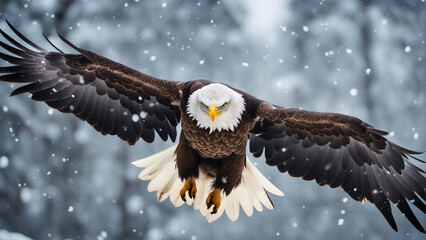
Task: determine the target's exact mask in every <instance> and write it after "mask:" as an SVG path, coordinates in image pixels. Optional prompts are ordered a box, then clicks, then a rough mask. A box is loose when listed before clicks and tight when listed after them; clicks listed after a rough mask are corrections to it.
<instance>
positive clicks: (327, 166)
mask: <svg viewBox="0 0 426 240" xmlns="http://www.w3.org/2000/svg"><path fill="white" fill-rule="evenodd" d="M8 25H9V27H10V28H11V29H12V31H13V32H14V33H15V34H16V35H17V36H18V37H19V38H20V40H22V41H23V42H25V43H26V44H28V45H29V46H30V47H32V49H30V48H29V47H28V46H24V45H23V44H21V43H19V42H18V41H16V40H15V39H14V38H12V37H10V36H9V35H8V34H6V33H5V32H3V31H1V34H2V35H3V37H4V38H5V39H7V40H8V42H9V44H6V43H4V42H0V45H1V47H2V48H3V49H4V50H6V51H5V52H1V53H0V58H1V59H3V60H5V61H7V62H9V63H10V64H11V66H5V67H1V68H0V73H3V74H2V76H0V80H1V81H5V82H13V83H26V85H23V86H21V87H19V88H17V89H16V90H14V91H13V92H12V94H11V95H12V96H14V95H18V94H22V93H30V96H31V98H32V99H34V100H36V101H44V102H45V103H46V104H47V105H49V106H50V107H52V108H55V109H57V110H59V111H61V112H64V113H72V114H74V115H75V116H76V117H78V118H80V119H82V120H84V121H87V122H88V123H89V124H90V125H92V126H93V127H94V128H95V129H96V130H97V131H99V132H101V133H102V134H104V135H105V134H110V135H117V136H118V137H120V138H121V139H122V140H124V141H126V142H128V144H130V145H133V144H135V142H136V141H137V140H138V139H143V140H144V141H146V142H148V143H151V142H153V141H154V137H155V135H156V134H155V133H157V135H158V136H159V137H160V138H161V139H162V140H164V141H166V140H167V139H169V138H170V139H171V140H172V141H175V140H176V138H177V130H176V127H177V125H178V124H179V123H181V125H182V131H181V132H180V137H179V143H178V144H177V145H174V146H172V147H170V148H168V149H166V150H163V151H162V152H159V153H157V154H154V155H152V156H149V157H147V158H145V159H142V160H139V161H135V162H133V164H134V165H136V166H137V167H141V168H144V169H143V170H142V171H141V173H140V174H139V178H140V179H142V180H150V182H149V184H148V191H157V198H158V201H164V200H165V199H167V198H170V201H171V202H172V203H173V205H174V206H181V205H182V204H184V203H185V202H186V203H187V204H189V205H191V204H193V206H194V209H198V210H200V212H201V213H202V214H203V215H204V216H205V217H206V218H207V220H208V221H209V222H210V221H214V220H216V219H218V218H219V217H220V216H221V215H222V214H223V213H224V212H226V214H227V215H228V217H229V218H230V219H231V220H232V221H235V220H236V219H237V218H238V216H239V211H240V210H239V209H240V205H241V207H242V209H243V211H244V212H245V213H246V214H247V215H248V216H251V215H252V214H253V209H256V210H258V211H262V209H263V207H266V208H269V209H273V204H272V201H271V199H270V198H269V195H268V193H271V194H274V195H278V196H283V195H284V194H283V193H282V192H281V191H280V190H279V189H278V188H277V187H276V186H274V185H273V184H272V183H271V182H269V180H268V179H267V178H265V177H264V176H263V175H262V174H261V173H260V171H259V170H257V169H256V167H255V166H254V165H253V164H252V163H251V161H250V160H249V159H248V157H247V156H246V147H247V144H248V142H249V149H250V152H251V153H252V154H253V155H254V157H256V158H258V157H260V156H262V154H264V156H265V158H266V163H267V164H268V165H270V166H276V167H277V168H278V170H279V171H280V172H283V173H284V172H288V173H289V174H290V175H291V176H293V177H301V178H303V179H304V180H316V182H317V183H318V184H319V185H321V186H323V185H329V186H330V187H332V188H336V187H342V188H343V189H344V190H345V191H346V192H347V193H348V194H349V196H351V197H352V198H353V199H355V200H357V201H359V202H361V203H365V202H366V201H367V200H368V201H370V202H371V203H373V204H374V205H375V206H376V207H377V208H378V209H379V211H380V212H381V213H382V214H383V216H384V217H385V218H386V220H387V221H388V223H389V224H390V226H391V227H392V228H393V229H394V230H395V231H397V226H396V223H395V220H394V218H393V215H392V213H391V204H390V202H392V203H394V204H395V205H396V206H397V207H398V208H399V210H400V211H401V212H402V214H403V215H404V216H405V217H406V218H407V219H408V220H409V221H410V222H411V224H413V225H414V226H415V227H416V228H417V229H418V230H419V231H421V232H423V233H425V230H424V228H423V227H422V225H421V224H420V222H419V221H418V219H417V218H416V216H415V215H414V213H413V212H412V210H411V208H410V206H409V204H408V202H411V203H412V204H413V205H414V206H416V207H417V208H418V209H420V211H421V212H423V213H425V211H426V207H425V196H426V194H425V189H426V179H425V177H424V175H423V174H424V173H425V172H424V170H422V169H421V168H419V167H417V166H415V165H414V164H413V163H411V162H410V161H409V158H412V159H416V160H418V161H421V162H422V163H425V162H424V161H422V160H420V159H418V158H416V157H415V156H414V155H416V154H420V152H416V151H412V150H408V149H406V148H403V147H401V146H398V145H396V144H394V143H392V142H390V141H388V140H387V139H386V138H385V137H384V136H385V135H386V134H387V133H386V132H384V131H381V130H378V129H375V128H374V127H372V126H370V125H369V124H367V123H365V122H363V121H361V120H360V119H358V118H356V117H352V116H347V115H343V114H337V113H320V112H312V111H306V110H301V109H294V108H285V107H280V106H278V105H274V104H271V103H268V102H266V101H263V100H260V99H258V98H256V97H254V96H252V95H250V94H248V93H246V92H243V91H241V90H238V89H235V88H233V87H231V86H228V85H226V84H223V83H214V82H211V81H207V80H193V81H187V82H176V81H167V80H162V79H158V78H155V77H151V76H148V75H146V74H144V73H141V72H138V71H136V70H133V69H131V68H129V67H126V66H124V65H122V64H119V63H117V62H114V61H112V60H110V59H107V58H105V57H103V56H100V55H98V54H96V53H93V52H91V51H88V50H85V49H82V48H80V47H77V46H75V45H73V44H72V43H70V42H69V41H67V40H66V39H65V38H63V37H62V36H60V35H59V37H60V38H61V39H62V40H63V41H64V42H65V43H66V44H68V45H69V46H71V47H72V48H73V49H75V50H76V51H77V52H78V54H66V53H64V52H62V51H61V50H60V49H58V48H57V47H56V46H55V45H53V44H52V43H51V42H50V41H49V39H48V38H47V37H45V38H46V40H47V41H48V42H49V43H50V44H51V45H52V46H53V47H54V48H55V49H56V50H57V52H49V51H46V50H44V49H42V48H41V47H39V46H37V45H36V44H34V43H33V42H31V41H30V40H28V39H27V38H26V37H25V36H23V35H22V34H21V33H20V32H18V31H17V30H16V29H15V28H14V27H13V26H12V25H10V23H9V22H8ZM10 54H13V55H10ZM248 140H250V141H248Z"/></svg>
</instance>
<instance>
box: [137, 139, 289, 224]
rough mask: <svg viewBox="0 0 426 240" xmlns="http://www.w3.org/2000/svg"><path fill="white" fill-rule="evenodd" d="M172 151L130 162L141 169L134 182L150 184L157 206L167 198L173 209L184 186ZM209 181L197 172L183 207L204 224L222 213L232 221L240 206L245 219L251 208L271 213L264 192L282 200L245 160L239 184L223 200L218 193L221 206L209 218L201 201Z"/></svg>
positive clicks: (270, 203) (208, 191)
mask: <svg viewBox="0 0 426 240" xmlns="http://www.w3.org/2000/svg"><path fill="white" fill-rule="evenodd" d="M176 147H177V145H174V146H172V147H170V148H167V149H165V150H163V151H161V152H159V153H156V154H154V155H151V156H149V157H146V158H144V159H141V160H138V161H134V162H133V163H132V164H134V165H135V166H136V167H141V168H144V169H143V170H142V171H141V172H140V173H139V175H138V178H139V179H141V180H150V182H149V184H148V191H149V192H154V191H157V199H158V201H159V202H162V201H164V200H165V199H167V198H170V201H171V202H172V204H173V206H175V207H179V206H181V205H182V204H184V203H185V202H184V201H183V200H182V199H181V197H180V195H179V192H180V190H181V189H182V187H183V185H184V182H183V181H182V180H181V179H180V178H179V176H178V170H177V168H176V162H175V160H176V154H175V151H176ZM213 181H214V178H212V177H211V176H208V175H207V174H206V173H205V172H204V171H200V176H199V177H198V178H197V179H196V180H195V184H196V186H197V194H196V196H195V199H191V198H189V197H188V195H187V197H186V199H187V201H186V203H187V204H188V205H192V204H194V209H195V210H200V212H201V214H202V215H203V216H205V217H206V219H207V221H208V222H213V221H215V220H217V219H218V218H220V216H222V214H223V213H224V212H226V215H227V216H228V218H229V219H230V220H231V221H233V222H234V221H236V220H237V219H238V216H239V214H240V205H241V208H242V209H243V211H244V212H245V214H246V215H247V216H249V217H250V216H252V215H253V208H255V209H256V210H257V211H259V212H261V211H263V206H265V207H266V208H268V209H273V208H274V206H273V204H272V202H271V200H270V198H269V196H268V194H267V192H270V193H272V194H274V195H277V196H284V194H283V193H282V192H281V191H280V190H279V189H278V188H277V187H275V186H274V185H273V184H272V183H271V182H270V181H269V180H268V179H267V178H266V177H265V176H263V175H262V173H261V172H260V171H259V170H258V169H257V168H256V167H255V166H254V165H253V164H252V163H251V162H250V160H249V159H248V158H247V159H246V167H245V168H244V170H243V174H242V177H241V183H240V184H239V185H238V186H237V187H236V188H235V189H233V190H232V192H231V193H230V194H229V195H228V196H225V194H223V192H222V193H221V194H222V202H221V206H220V207H219V209H218V212H217V213H216V214H211V213H210V212H211V210H212V209H210V210H209V209H207V205H206V202H205V200H206V198H207V196H208V195H209V193H210V191H211V186H212V184H213ZM262 205H263V206H262Z"/></svg>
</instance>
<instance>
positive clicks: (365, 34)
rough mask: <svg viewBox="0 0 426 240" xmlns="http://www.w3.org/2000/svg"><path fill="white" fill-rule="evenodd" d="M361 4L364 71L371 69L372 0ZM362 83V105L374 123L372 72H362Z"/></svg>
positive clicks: (365, 0)
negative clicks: (370, 19) (369, 15)
mask: <svg viewBox="0 0 426 240" xmlns="http://www.w3.org/2000/svg"><path fill="white" fill-rule="evenodd" d="M361 3H362V10H363V14H362V15H363V16H362V17H363V18H362V23H361V56H362V57H363V59H364V62H365V67H364V71H365V70H366V69H367V68H370V69H371V68H372V60H371V40H372V39H371V27H370V24H369V23H370V22H371V21H369V17H368V10H369V8H370V6H371V3H372V0H364V1H362V2H361ZM362 81H363V83H362V86H363V89H362V91H361V92H362V93H363V95H364V97H363V101H364V105H365V107H366V109H367V111H368V116H369V118H370V121H374V120H375V119H376V116H375V115H374V107H375V106H374V100H373V96H372V95H371V94H372V93H371V88H372V86H373V82H374V71H370V72H369V73H366V72H364V78H363V79H362Z"/></svg>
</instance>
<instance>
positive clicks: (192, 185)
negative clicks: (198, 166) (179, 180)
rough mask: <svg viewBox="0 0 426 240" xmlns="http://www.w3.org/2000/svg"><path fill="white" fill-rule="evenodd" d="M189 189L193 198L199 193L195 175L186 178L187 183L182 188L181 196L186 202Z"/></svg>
mask: <svg viewBox="0 0 426 240" xmlns="http://www.w3.org/2000/svg"><path fill="white" fill-rule="evenodd" d="M187 191H188V196H189V197H190V198H192V199H194V198H195V195H196V194H197V186H196V185H195V179H194V178H193V177H190V178H188V179H186V181H185V184H184V185H183V188H182V189H181V190H180V192H179V194H180V198H182V200H183V201H184V202H186V198H185V194H186V192H187Z"/></svg>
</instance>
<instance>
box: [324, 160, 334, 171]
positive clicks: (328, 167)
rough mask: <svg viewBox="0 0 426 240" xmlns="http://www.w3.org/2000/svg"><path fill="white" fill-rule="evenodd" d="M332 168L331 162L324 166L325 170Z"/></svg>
mask: <svg viewBox="0 0 426 240" xmlns="http://www.w3.org/2000/svg"><path fill="white" fill-rule="evenodd" d="M331 166H332V163H331V162H329V163H327V164H325V166H324V170H326V171H327V170H329V169H330V168H331Z"/></svg>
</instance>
